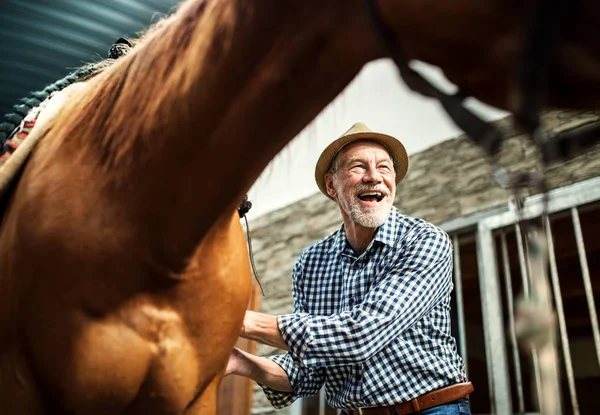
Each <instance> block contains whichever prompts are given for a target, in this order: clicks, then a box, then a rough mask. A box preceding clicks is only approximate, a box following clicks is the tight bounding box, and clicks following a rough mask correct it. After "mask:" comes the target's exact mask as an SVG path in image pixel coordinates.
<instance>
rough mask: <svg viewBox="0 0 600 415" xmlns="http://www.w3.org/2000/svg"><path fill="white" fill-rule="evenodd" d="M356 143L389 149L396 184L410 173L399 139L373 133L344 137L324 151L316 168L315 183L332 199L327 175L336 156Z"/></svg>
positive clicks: (359, 133) (406, 156)
mask: <svg viewBox="0 0 600 415" xmlns="http://www.w3.org/2000/svg"><path fill="white" fill-rule="evenodd" d="M356 141H374V142H376V143H379V144H381V145H383V146H384V147H385V148H386V149H387V151H388V153H389V154H390V157H391V158H392V159H393V162H394V166H395V170H396V184H399V183H400V182H401V181H402V180H403V179H404V177H405V176H406V173H407V172H408V154H407V153H406V149H405V148H404V145H403V144H402V143H401V142H400V141H398V139H396V138H394V137H392V136H390V135H387V134H382V133H376V132H372V131H364V132H357V133H354V134H348V135H344V136H342V137H340V138H338V139H337V140H335V141H334V142H332V143H331V144H329V145H328V146H327V147H326V148H325V150H323V152H322V153H321V156H320V157H319V160H318V161H317V166H316V167H315V181H316V182H317V186H319V190H321V192H322V193H323V194H324V195H325V196H327V197H328V198H330V199H331V196H329V194H328V193H327V187H326V185H325V174H326V173H327V171H328V170H329V168H330V166H331V163H332V162H333V159H334V158H335V156H337V154H338V153H339V152H340V151H342V149H343V148H344V147H346V146H347V145H349V144H351V143H354V142H356Z"/></svg>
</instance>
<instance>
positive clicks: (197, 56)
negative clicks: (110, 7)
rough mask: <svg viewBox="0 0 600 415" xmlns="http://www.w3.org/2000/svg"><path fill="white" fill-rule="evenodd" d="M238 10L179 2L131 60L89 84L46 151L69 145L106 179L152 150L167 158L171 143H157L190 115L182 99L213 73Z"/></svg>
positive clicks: (211, 0) (224, 4) (210, 2)
mask: <svg viewBox="0 0 600 415" xmlns="http://www.w3.org/2000/svg"><path fill="white" fill-rule="evenodd" d="M233 5H234V0H229V1H217V0H204V1H187V2H184V3H182V4H181V5H180V6H179V8H178V10H177V11H176V12H175V13H174V14H172V15H170V16H168V17H166V18H163V19H162V20H161V21H159V22H157V23H156V24H154V25H153V26H152V27H150V28H149V29H148V30H147V31H146V32H145V33H144V34H143V35H142V36H141V37H140V38H139V39H138V40H137V41H136V42H135V43H136V45H135V46H134V47H133V49H132V51H131V52H130V53H129V54H127V55H126V56H124V57H122V58H121V59H119V60H118V61H116V62H114V63H113V64H111V65H108V66H107V67H105V68H102V70H101V71H100V72H99V73H97V75H96V76H94V77H93V78H91V79H90V80H89V81H88V86H87V89H86V91H87V93H85V94H81V96H79V97H77V98H76V99H74V100H73V101H72V102H71V103H70V104H69V105H68V106H67V107H66V108H65V109H66V110H65V111H63V113H62V114H61V115H60V116H59V118H58V119H57V120H56V122H55V125H54V127H53V132H52V135H53V137H52V139H51V140H47V141H48V142H47V143H44V145H47V146H52V147H54V149H53V150H59V149H60V147H61V146H63V145H65V144H66V143H68V141H69V140H72V141H73V142H74V143H75V144H76V145H77V147H78V148H79V151H81V155H82V156H83V157H85V156H87V155H89V154H87V152H90V151H91V152H94V153H95V155H94V157H93V159H95V160H98V161H99V162H100V163H101V164H102V166H101V167H103V171H105V172H107V173H108V172H113V173H114V172H115V167H116V166H118V167H119V168H118V170H119V171H124V170H129V169H128V166H129V167H133V165H134V164H135V163H134V161H135V162H136V163H137V162H139V157H143V155H144V154H148V152H149V151H150V152H154V151H167V148H166V146H168V143H165V142H164V141H168V140H161V139H160V137H161V136H163V135H164V134H168V133H167V131H169V130H174V129H175V127H174V124H176V123H178V122H179V121H178V120H181V119H183V118H186V117H187V118H189V117H191V116H192V114H191V113H190V110H189V108H188V105H187V104H188V103H187V102H185V100H183V101H184V102H179V101H180V100H179V97H181V96H184V95H185V94H187V93H188V92H189V91H190V89H191V88H192V87H193V86H194V85H193V84H194V82H195V81H197V80H196V78H197V74H198V73H199V72H200V71H201V70H206V69H207V68H210V64H211V58H212V59H214V58H218V57H219V55H220V53H219V54H217V53H214V49H215V48H218V47H220V46H221V45H224V44H225V43H226V40H227V37H226V33H227V32H228V31H229V30H230V29H231V27H232V26H233V20H234V19H233V15H234V13H232V9H233V7H232V6H233ZM182 59H183V60H184V61H183V62H182V61H181V60H182ZM173 107H176V108H175V109H176V110H175V111H173V109H174V108H173ZM169 114H176V115H177V117H178V119H172V118H171V117H169ZM100 132H102V133H100ZM150 138H152V139H150ZM86 160H87V161H88V162H89V160H90V159H88V158H86ZM124 174H127V173H124Z"/></svg>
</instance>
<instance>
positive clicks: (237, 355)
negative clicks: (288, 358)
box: [225, 348, 292, 392]
mask: <svg viewBox="0 0 600 415" xmlns="http://www.w3.org/2000/svg"><path fill="white" fill-rule="evenodd" d="M228 375H240V376H244V377H247V378H250V379H252V380H254V381H255V382H257V383H259V384H261V385H264V386H267V387H269V388H271V389H274V390H276V391H279V392H291V391H292V385H291V384H290V381H289V379H288V375H287V373H286V372H285V371H284V370H283V369H282V368H281V366H279V365H278V364H277V363H275V362H273V361H272V360H269V359H267V358H264V357H259V356H255V355H253V354H250V353H247V352H244V351H242V350H240V349H238V348H234V349H233V352H232V353H231V356H230V358H229V362H228V363H227V369H225V376H228Z"/></svg>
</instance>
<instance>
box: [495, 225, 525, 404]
mask: <svg viewBox="0 0 600 415" xmlns="http://www.w3.org/2000/svg"><path fill="white" fill-rule="evenodd" d="M501 242H502V245H501V246H502V267H503V269H504V285H505V287H506V303H507V308H508V330H509V332H510V333H509V334H510V345H511V347H512V354H513V361H514V368H515V381H516V383H517V399H518V405H519V413H520V414H523V413H525V400H524V398H523V379H522V377H521V359H520V358H519V345H518V343H517V335H516V333H515V307H514V301H513V296H514V293H513V288H512V280H511V274H510V264H509V261H508V249H507V247H506V234H505V233H504V231H503V232H502V234H501Z"/></svg>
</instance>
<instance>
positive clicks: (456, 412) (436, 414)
mask: <svg viewBox="0 0 600 415" xmlns="http://www.w3.org/2000/svg"><path fill="white" fill-rule="evenodd" d="M419 415H471V408H469V401H468V400H467V399H466V398H463V399H459V400H458V401H454V402H452V403H447V404H445V405H440V406H435V407H433V408H429V409H426V410H424V411H421V412H419Z"/></svg>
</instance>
